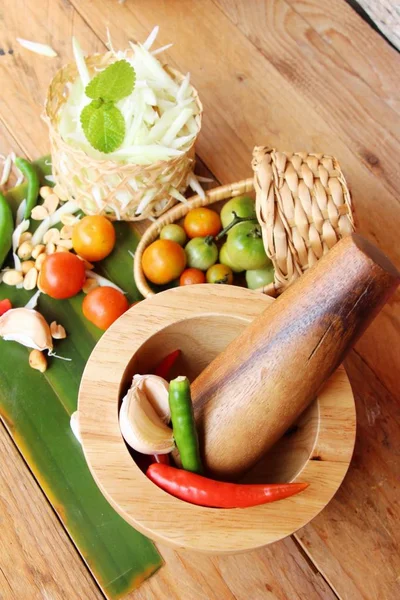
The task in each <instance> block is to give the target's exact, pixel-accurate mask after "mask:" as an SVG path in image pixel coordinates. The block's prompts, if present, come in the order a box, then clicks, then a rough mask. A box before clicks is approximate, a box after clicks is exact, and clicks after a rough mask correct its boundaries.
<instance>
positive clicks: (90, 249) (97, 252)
mask: <svg viewBox="0 0 400 600" xmlns="http://www.w3.org/2000/svg"><path fill="white" fill-rule="evenodd" d="M72 245H73V248H74V250H75V252H76V253H77V254H79V256H82V258H85V259H86V260H89V261H91V262H96V261H98V260H103V258H105V257H106V256H108V255H109V254H110V252H111V251H112V249H113V248H114V246H115V229H114V226H113V224H112V223H111V222H110V221H109V220H108V219H106V217H102V216H101V215H93V216H87V217H83V219H81V220H80V221H79V222H78V223H77V224H76V225H74V228H73V230H72Z"/></svg>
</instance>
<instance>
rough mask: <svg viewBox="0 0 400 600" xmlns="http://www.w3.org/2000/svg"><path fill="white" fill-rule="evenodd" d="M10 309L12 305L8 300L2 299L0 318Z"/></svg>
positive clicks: (0, 302) (0, 301)
mask: <svg viewBox="0 0 400 600" xmlns="http://www.w3.org/2000/svg"><path fill="white" fill-rule="evenodd" d="M11 308H12V304H11V302H10V300H9V299H8V298H4V300H0V317H1V315H4V313H6V312H7V311H8V310H10V309H11Z"/></svg>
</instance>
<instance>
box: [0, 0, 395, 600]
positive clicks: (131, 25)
mask: <svg viewBox="0 0 400 600" xmlns="http://www.w3.org/2000/svg"><path fill="white" fill-rule="evenodd" d="M53 4H55V3H53ZM18 6H19V9H18V12H19V14H21V13H20V10H21V6H20V3H18ZM77 6H78V8H79V10H81V11H82V12H83V14H85V18H86V19H87V20H88V21H89V22H90V23H91V24H93V26H94V27H95V28H96V30H97V31H98V32H99V34H101V36H102V37H103V39H105V31H104V23H105V22H106V21H107V20H108V21H109V22H110V24H112V25H113V27H112V35H113V38H114V39H115V41H116V44H118V45H119V44H123V43H124V44H125V43H126V39H127V36H126V33H125V32H126V31H129V32H132V35H133V37H138V38H140V39H144V37H145V36H146V34H147V33H148V31H149V29H150V28H151V27H152V26H153V25H154V15H157V20H159V21H160V22H161V24H162V26H163V29H162V32H161V36H160V45H161V44H162V43H164V41H165V42H166V41H169V36H168V34H169V35H170V36H172V35H174V36H175V37H176V39H177V43H176V46H175V47H174V48H173V49H171V52H170V53H169V56H170V57H171V62H172V63H174V64H176V65H178V66H180V67H181V68H182V69H189V68H190V69H191V70H193V75H194V77H193V80H194V82H195V84H196V85H197V87H198V88H199V91H200V93H201V96H202V98H203V99H204V100H205V108H206V111H205V112H206V118H205V123H204V128H203V132H202V134H201V138H200V143H199V150H200V153H201V156H202V158H203V159H205V161H206V162H207V164H208V165H209V166H210V165H211V166H212V168H213V170H214V172H216V174H217V175H218V176H219V177H220V178H221V179H223V180H224V181H232V180H234V179H239V178H241V177H245V176H247V175H248V174H249V171H250V169H249V161H250V154H251V148H252V145H253V144H254V143H255V142H258V143H260V142H261V143H263V142H264V143H266V142H268V141H271V143H274V144H275V145H277V146H278V147H282V148H283V147H286V148H296V149H301V148H305V147H308V148H313V149H315V150H317V149H321V148H323V149H327V147H329V148H332V152H335V154H337V155H338V157H339V158H340V160H341V162H342V164H344V165H345V171H346V173H347V174H348V176H349V177H350V178H351V184H352V187H353V194H354V195H355V196H356V197H358V198H362V202H361V200H360V202H359V204H358V205H357V206H358V207H359V219H360V221H361V224H362V227H363V229H364V231H366V232H367V233H368V234H369V235H370V237H376V238H377V239H379V241H380V243H382V244H383V245H384V246H385V247H386V249H387V250H388V251H390V252H391V253H392V256H393V255H394V256H395V257H398V256H399V250H398V246H397V247H396V246H395V241H396V240H397V235H396V229H397V226H396V220H397V219H398V216H399V213H398V206H397V201H396V200H395V196H394V194H392V192H391V189H389V187H390V186H389V185H388V182H387V181H386V183H385V184H384V185H383V184H382V182H381V181H380V180H379V174H380V172H379V165H370V166H368V167H366V165H365V161H364V163H361V162H360V159H359V158H358V156H359V154H358V151H359V148H360V143H359V141H357V143H353V142H352V144H351V150H349V149H348V148H347V144H346V143H345V142H344V141H343V140H341V139H339V138H338V136H337V133H336V131H335V129H334V128H333V127H331V126H327V125H326V123H325V122H324V119H323V118H322V117H321V116H320V115H319V114H318V113H317V112H315V109H314V107H310V106H309V103H308V102H307V101H305V100H304V98H303V97H302V95H301V92H299V90H298V89H297V88H296V87H293V85H292V84H291V83H288V82H287V81H286V80H285V76H281V75H277V71H276V69H273V68H271V67H270V66H268V65H267V63H266V61H265V59H263V58H262V57H261V56H260V55H259V52H257V51H255V50H254V48H253V47H252V44H251V42H249V43H247V42H246V40H245V39H244V38H243V35H242V34H241V33H240V32H238V30H237V28H236V27H235V26H234V25H232V24H230V23H229V22H227V20H226V19H224V18H222V15H221V13H220V12H219V11H218V10H217V9H216V8H215V7H213V6H212V5H210V4H209V3H208V2H204V4H203V3H202V6H199V5H198V4H197V5H196V7H191V6H190V4H189V3H185V2H181V3H179V7H178V3H177V2H173V1H171V2H169V3H168V5H167V3H165V4H163V5H162V4H160V3H155V2H151V1H149V2H147V3H146V5H144V6H142V7H141V12H140V21H139V19H138V17H139V14H138V13H137V11H136V9H135V7H133V6H129V3H126V4H125V5H122V6H118V5H116V3H115V2H114V1H111V0H110V1H108V2H104V1H103V2H101V1H100V0H99V1H98V2H96V3H95V4H93V3H89V2H87V1H85V0H83V1H81V2H79V3H77ZM177 7H178V8H177ZM29 8H30V7H29V6H26V7H24V10H26V11H28V14H30V13H29ZM35 10H36V8H35ZM53 10H54V9H53ZM62 10H63V11H64V10H66V9H65V8H64V6H63V8H62ZM75 21H76V20H75ZM8 25H10V23H8ZM40 26H41V27H42V29H40V30H39V28H37V29H36V31H38V32H39V31H40V32H41V35H42V36H43V35H48V30H49V29H48V28H49V23H48V22H47V21H46V20H45V22H44V29H43V24H40ZM74 26H75V28H76V27H77V25H76V22H75V25H74ZM24 27H25V23H24ZM46 27H47V30H46ZM79 28H80V29H82V33H80V34H79V37H80V39H81V41H82V43H83V44H85V45H86V40H88V45H87V48H88V49H90V51H92V50H93V48H92V46H91V42H90V39H91V38H90V31H86V29H85V28H83V27H82V26H81V25H79ZM14 29H15V27H14ZM62 29H64V31H68V26H67V27H66V26H65V23H64V26H63V24H62V23H61V25H60V27H59V28H58V38H57V35H55V37H54V39H55V40H57V39H65V37H64V36H65V33H64V32H62ZM176 31H178V32H179V35H177V34H176V33H175V32H176ZM194 31H199V32H200V31H201V32H202V35H201V36H196V45H195V44H194V43H193V32H194ZM186 32H187V33H188V35H184V34H185V33H186ZM13 35H14V34H13ZM37 35H39V34H37ZM24 37H29V35H28V34H24ZM31 38H32V36H31ZM40 40H41V41H42V40H43V37H41V38H40ZM249 44H250V45H249ZM54 45H56V42H55V43H54ZM85 47H86V46H85ZM20 52H25V51H20ZM32 56H33V55H29V57H32ZM66 56H67V52H66V53H65V57H66ZM200 56H201V61H199V57H200ZM216 56H218V61H217V60H216ZM25 57H26V61H28V56H27V55H26V54H25ZM65 57H64V58H63V60H62V61H61V62H64V60H65ZM0 58H1V59H2V58H4V57H0ZM7 59H8V57H7ZM38 59H39V61H40V64H42V63H43V61H46V60H47V61H48V62H49V63H51V64H52V65H54V61H50V60H49V59H44V58H42V57H38ZM30 61H31V58H29V62H30ZM32 61H33V62H35V61H36V57H33V58H32ZM30 64H32V63H31V62H30ZM0 68H1V63H0ZM26 68H27V67H26V65H25V69H26ZM55 68H56V67H55V66H53V67H52V69H51V70H53V69H55ZM36 69H39V70H40V69H41V67H40V66H39V63H38V66H35V70H36ZM35 72H36V71H35ZM260 73H263V74H264V77H261V78H260ZM31 75H32V74H31ZM286 76H287V75H286ZM20 78H21V75H20V74H19V73H18V71H15V69H12V70H10V71H9V74H8V76H7V77H6V79H5V80H4V85H7V86H10V89H11V90H12V93H13V98H14V100H15V99H16V100H17V103H16V104H13V103H9V104H8V112H10V110H11V111H12V114H11V115H10V117H9V116H8V115H7V123H10V122H13V123H14V125H15V124H16V123H18V121H20V120H21V115H24V129H25V130H24V131H21V132H18V136H21V138H23V139H24V143H25V144H26V145H27V146H28V145H29V147H30V148H31V155H37V153H38V150H37V147H38V144H39V146H40V145H41V144H42V145H43V144H44V143H45V138H43V137H41V136H39V135H36V132H35V131H32V123H33V122H35V123H36V121H34V120H29V119H26V121H25V114H24V109H23V107H24V103H23V100H24V94H25V91H24V85H21V81H19V79H20ZM34 79H35V82H36V89H38V90H40V89H41V90H42V91H43V90H44V88H45V85H46V80H48V79H49V77H47V78H46V80H45V79H41V78H39V77H37V76H35V77H34ZM260 79H261V81H260ZM39 95H40V94H39ZM249 99H251V104H250V102H249ZM294 106H296V114H293V107H294ZM35 110H36V111H37V114H39V112H40V105H39V103H37V104H36V108H35ZM4 114H6V113H4ZM310 123H311V124H312V126H311V127H310ZM260 131H262V132H263V133H262V134H261V135H260V133H259V132H260ZM375 134H376V135H375V137H376V138H377V139H379V135H381V132H380V131H378V130H377V131H376V132H375ZM42 135H43V134H42ZM32 137H33V139H32ZM375 143H377V142H375ZM322 144H323V145H322ZM367 147H368V146H367ZM43 151H44V150H42V152H43ZM369 156H370V155H369ZM370 159H371V156H370ZM371 167H373V168H371ZM376 206H380V207H381V208H382V207H383V210H382V211H380V212H379V213H377V211H376ZM386 207H390V210H384V209H385V208H386ZM371 214H373V218H371ZM396 318H397V317H396ZM387 320H388V321H391V320H392V319H391V317H390V315H389V316H388V317H387ZM395 339H396V337H395V335H393V341H394V340H395ZM397 339H398V338H397ZM387 360H388V358H387V357H385V356H384V355H383V357H381V358H380V364H381V369H382V374H383V375H385V372H386V371H387V370H388V366H387ZM392 360H393V358H392V356H390V357H389V362H390V361H392ZM385 362H386V366H385V364H384V363H385ZM393 372H394V374H395V372H396V371H395V370H394V371H393ZM325 512H326V511H325ZM324 514H325V513H323V514H322V515H321V517H320V518H321V519H324ZM323 523H326V521H325V520H323ZM344 526H345V523H344ZM328 529H329V528H328ZM330 531H331V529H329V532H330ZM339 541H340V540H339ZM272 550H274V552H272ZM171 552H172V551H171ZM180 556H181V554H180V553H179V554H175V553H174V555H173V557H172V556H171V558H170V555H168V559H167V560H168V561H169V564H171V567H170V566H169V565H168V567H165V568H164V569H162V570H161V572H160V574H157V575H156V576H155V577H153V578H152V579H151V580H150V581H149V582H148V583H146V584H144V586H143V588H141V589H140V590H139V592H138V593H142V590H145V589H146V590H147V589H150V590H151V592H150V593H152V594H153V595H154V597H160V594H159V595H158V596H157V591H159V590H160V589H162V588H157V585H158V584H156V582H157V578H159V577H160V578H161V576H162V577H166V578H167V574H166V573H167V570H168V569H169V568H171V571H168V578H170V579H171V581H172V582H173V581H174V577H175V576H174V573H176V572H177V571H176V569H177V566H176V565H178V564H179V562H180V561H181V558H180ZM251 556H252V555H251ZM265 556H266V561H269V562H270V563H273V567H274V568H275V569H277V570H278V571H279V572H281V571H280V569H281V567H280V564H278V563H277V561H275V560H274V559H273V557H274V556H275V546H274V548H273V549H271V554H267V555H265ZM294 556H297V555H296V554H295V553H294ZM229 559H231V557H229ZM240 559H241V557H240V558H238V559H237V560H240ZM207 560H208V559H207ZM213 560H215V559H213ZM223 560H225V559H223ZM296 560H297V561H298V560H299V558H298V557H297V558H296ZM326 560H329V555H328V557H327V558H326ZM173 561H176V562H175V564H174V562H173ZM254 562H255V563H256V562H257V561H254ZM193 564H195V565H196V564H197V563H196V561H195V559H194V560H193ZM198 564H200V563H198ZM227 564H228V563H227ZM231 564H232V563H231ZM302 564H304V563H303V560H302ZM188 569H189V567H188V566H187V567H186V571H185V573H186V574H187V572H188ZM228 571H229V569H228ZM178 572H179V571H178ZM210 572H211V570H208V571H206V573H207V576H208V573H210ZM229 573H230V571H229ZM240 575H242V573H240ZM275 575H276V573H275ZM292 576H293V572H292V571H290V578H292ZM197 577H198V573H197V570H196V574H195V579H197ZM259 577H260V571H259V570H258V567H257V566H255V567H254V571H253V572H252V573H250V576H249V578H247V577H246V578H245V579H244V580H243V582H241V581H237V582H236V584H235V586H237V587H239V586H243V588H242V589H246V585H247V586H250V585H251V583H252V582H253V581H254V580H257V581H258V580H259ZM261 577H262V576H261ZM238 579H240V576H238ZM186 581H187V582H188V583H187V586H188V587H186V589H189V590H190V589H192V587H193V585H194V583H193V577H192V578H190V577H189V576H188V579H185V584H184V585H186ZM300 581H301V582H302V583H299V586H300V590H301V589H302V588H301V585H303V579H302V578H300ZM273 584H274V581H273V580H272V581H271V579H270V578H269V579H268V585H270V586H272V587H273V590H274V592H273V593H275V597H292V596H291V595H290V591H289V590H288V591H287V592H286V590H285V589H283V591H282V590H276V587H274V585H273ZM160 585H162V584H160ZM175 585H178V582H176V581H175ZM197 585H198V586H200V588H198V590H199V591H198V593H202V592H201V586H202V582H201V581H200V583H198V581H197ZM218 585H221V584H218ZM146 586H149V587H146ZM152 586H154V589H153V588H152ZM217 589H220V588H217ZM235 590H236V588H235ZM266 591H269V590H268V588H266ZM143 593H144V592H143ZM177 593H180V592H177ZM235 593H236V591H235ZM323 593H329V592H327V591H326V590H325V592H322V594H321V595H322V597H325V596H323ZM285 594H286V596H284V595H285ZM321 595H320V596H319V597H321ZM171 596H172V594H171V595H170V597H171ZM177 597H179V596H177ZM181 597H183V596H181ZM200 597H201V596H200ZM203 597H205V596H204V595H203ZM220 597H221V595H220ZM222 597H223V596H222ZM228 597H229V596H228ZM271 597H274V596H271ZM327 597H328V598H329V596H327Z"/></svg>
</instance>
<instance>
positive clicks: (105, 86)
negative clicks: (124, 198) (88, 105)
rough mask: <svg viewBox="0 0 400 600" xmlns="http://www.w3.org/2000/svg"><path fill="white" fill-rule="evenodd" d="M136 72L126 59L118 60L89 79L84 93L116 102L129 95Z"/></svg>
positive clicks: (133, 84) (133, 85)
mask: <svg viewBox="0 0 400 600" xmlns="http://www.w3.org/2000/svg"><path fill="white" fill-rule="evenodd" d="M135 80H136V74H135V70H134V68H133V67H132V66H131V65H130V64H129V63H128V61H126V60H118V61H117V62H115V63H113V64H112V65H110V66H109V67H107V68H106V69H104V71H101V72H100V73H99V74H98V75H96V77H94V78H93V79H92V81H90V82H89V83H88V84H87V86H86V88H85V94H86V96H88V97H89V98H93V99H96V98H103V100H106V101H107V100H112V101H113V102H118V100H122V98H125V96H129V94H131V93H132V92H133V89H134V87H135Z"/></svg>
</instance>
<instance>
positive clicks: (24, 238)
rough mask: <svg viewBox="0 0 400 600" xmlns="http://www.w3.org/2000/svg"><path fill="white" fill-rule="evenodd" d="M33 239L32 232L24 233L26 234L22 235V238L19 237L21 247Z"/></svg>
mask: <svg viewBox="0 0 400 600" xmlns="http://www.w3.org/2000/svg"><path fill="white" fill-rule="evenodd" d="M31 239H32V234H31V232H30V231H24V233H21V235H20V237H19V245H21V244H23V243H24V242H29V240H31Z"/></svg>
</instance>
